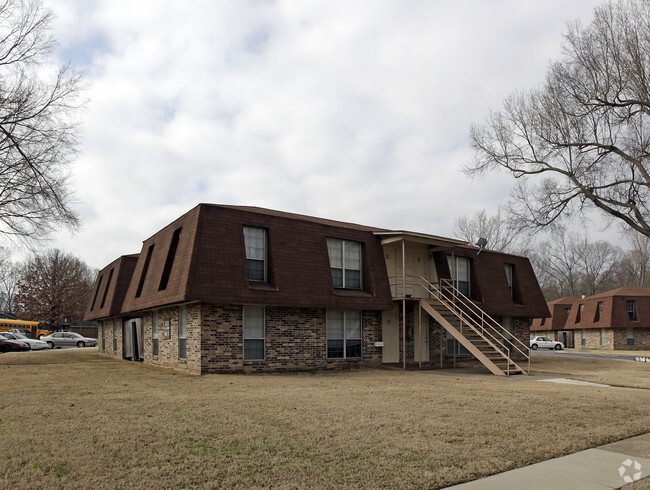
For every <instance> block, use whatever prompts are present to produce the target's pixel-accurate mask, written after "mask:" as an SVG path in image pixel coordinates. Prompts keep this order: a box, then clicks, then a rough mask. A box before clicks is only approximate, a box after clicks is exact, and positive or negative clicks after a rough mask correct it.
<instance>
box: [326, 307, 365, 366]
mask: <svg viewBox="0 0 650 490" xmlns="http://www.w3.org/2000/svg"><path fill="white" fill-rule="evenodd" d="M326 322H327V358H328V359H347V358H359V357H361V312H360V311H341V310H327V319H326Z"/></svg>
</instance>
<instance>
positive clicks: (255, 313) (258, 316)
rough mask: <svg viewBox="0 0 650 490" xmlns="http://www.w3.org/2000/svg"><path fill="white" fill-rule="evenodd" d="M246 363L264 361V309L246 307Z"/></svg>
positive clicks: (244, 319)
mask: <svg viewBox="0 0 650 490" xmlns="http://www.w3.org/2000/svg"><path fill="white" fill-rule="evenodd" d="M243 316H244V318H243V322H244V329H243V330H244V361H263V360H264V343H265V331H264V324H265V322H264V307H263V306H244V311H243Z"/></svg>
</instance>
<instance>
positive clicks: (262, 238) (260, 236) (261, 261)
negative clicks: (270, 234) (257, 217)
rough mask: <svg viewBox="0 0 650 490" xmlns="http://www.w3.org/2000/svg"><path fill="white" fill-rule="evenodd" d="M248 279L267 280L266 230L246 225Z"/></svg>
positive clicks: (245, 240)
mask: <svg viewBox="0 0 650 490" xmlns="http://www.w3.org/2000/svg"><path fill="white" fill-rule="evenodd" d="M244 245H245V247H246V265H247V267H248V280H249V281H256V282H266V230H265V229H264V228H252V227H250V226H244Z"/></svg>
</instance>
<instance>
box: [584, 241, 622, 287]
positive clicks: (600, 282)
mask: <svg viewBox="0 0 650 490" xmlns="http://www.w3.org/2000/svg"><path fill="white" fill-rule="evenodd" d="M574 247H575V248H577V249H578V250H579V251H580V257H581V260H580V262H581V265H582V281H581V284H582V292H583V294H586V295H587V296H592V295H594V294H596V293H599V292H603V291H606V290H608V289H610V287H611V286H613V285H614V281H615V279H616V270H615V267H614V266H615V264H616V263H617V260H618V256H619V253H620V251H619V249H618V248H617V247H615V246H613V245H612V244H610V243H609V242H606V241H604V240H598V241H596V242H593V243H590V242H589V240H588V239H587V235H584V236H583V237H582V240H580V241H579V242H577V243H576V244H574Z"/></svg>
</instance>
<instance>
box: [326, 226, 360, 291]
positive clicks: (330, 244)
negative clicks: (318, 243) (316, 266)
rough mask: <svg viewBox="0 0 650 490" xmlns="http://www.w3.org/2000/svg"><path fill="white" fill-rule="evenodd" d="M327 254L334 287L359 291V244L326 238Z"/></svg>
mask: <svg viewBox="0 0 650 490" xmlns="http://www.w3.org/2000/svg"><path fill="white" fill-rule="evenodd" d="M327 253H328V255H329V259H330V271H331V272H332V283H333V284H334V287H335V288H343V289H361V243H359V242H353V241H349V240H340V239H338V238H328V239H327Z"/></svg>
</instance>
